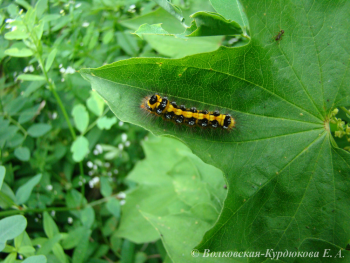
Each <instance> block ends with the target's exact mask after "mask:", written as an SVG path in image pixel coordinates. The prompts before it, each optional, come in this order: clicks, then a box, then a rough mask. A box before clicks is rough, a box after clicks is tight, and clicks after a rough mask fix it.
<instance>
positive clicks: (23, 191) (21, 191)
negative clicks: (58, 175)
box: [16, 174, 42, 205]
mask: <svg viewBox="0 0 350 263" xmlns="http://www.w3.org/2000/svg"><path fill="white" fill-rule="evenodd" d="M41 176H42V175H41V174H38V175H36V176H34V177H33V178H32V179H30V180H29V181H28V182H26V183H25V184H24V185H22V186H21V187H20V188H18V190H17V192H16V203H17V204H18V205H20V204H23V203H25V202H26V201H27V200H28V199H29V196H30V194H31V193H32V191H33V188H34V187H35V186H36V185H37V184H38V183H39V182H40V180H41Z"/></svg>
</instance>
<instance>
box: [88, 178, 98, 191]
mask: <svg viewBox="0 0 350 263" xmlns="http://www.w3.org/2000/svg"><path fill="white" fill-rule="evenodd" d="M99 181H100V178H99V177H97V176H95V177H94V178H92V179H91V180H90V181H89V186H90V188H94V186H95V184H97V183H98V182H99Z"/></svg>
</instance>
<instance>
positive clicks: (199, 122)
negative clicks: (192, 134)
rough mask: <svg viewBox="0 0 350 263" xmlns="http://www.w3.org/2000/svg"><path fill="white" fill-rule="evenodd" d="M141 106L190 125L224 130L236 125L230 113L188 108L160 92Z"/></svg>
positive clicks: (176, 121)
mask: <svg viewBox="0 0 350 263" xmlns="http://www.w3.org/2000/svg"><path fill="white" fill-rule="evenodd" d="M141 107H142V108H144V109H146V110H147V111H148V112H150V113H151V114H154V115H156V116H160V117H162V118H163V119H164V120H166V121H172V122H174V123H176V124H184V125H187V126H190V127H195V126H197V127H201V128H211V129H216V128H221V129H224V130H231V129H233V128H234V127H235V119H234V118H232V117H231V115H230V114H221V113H220V112H219V111H218V110H215V111H207V110H197V108H195V107H191V108H186V107H185V105H180V106H178V105H177V104H176V102H175V101H170V100H169V99H168V98H167V97H161V96H160V95H158V94H154V95H152V96H150V97H147V98H146V99H145V100H144V102H143V105H141Z"/></svg>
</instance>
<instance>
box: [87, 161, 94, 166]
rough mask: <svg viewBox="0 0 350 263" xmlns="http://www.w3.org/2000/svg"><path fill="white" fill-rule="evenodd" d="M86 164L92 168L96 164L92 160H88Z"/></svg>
mask: <svg viewBox="0 0 350 263" xmlns="http://www.w3.org/2000/svg"><path fill="white" fill-rule="evenodd" d="M86 165H87V167H89V168H92V167H93V166H94V164H93V163H92V162H91V161H88V162H87V163H86Z"/></svg>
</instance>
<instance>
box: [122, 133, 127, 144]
mask: <svg viewBox="0 0 350 263" xmlns="http://www.w3.org/2000/svg"><path fill="white" fill-rule="evenodd" d="M127 139H128V135H127V134H126V133H122V141H123V142H125V141H126V140H127Z"/></svg>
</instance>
